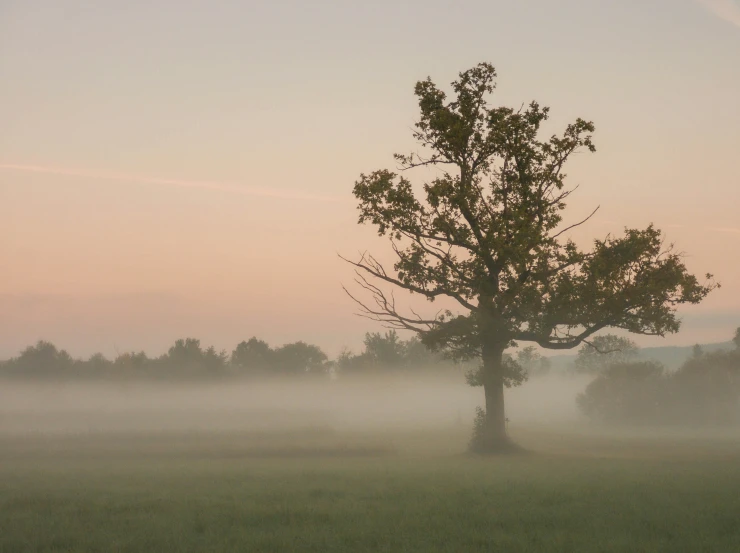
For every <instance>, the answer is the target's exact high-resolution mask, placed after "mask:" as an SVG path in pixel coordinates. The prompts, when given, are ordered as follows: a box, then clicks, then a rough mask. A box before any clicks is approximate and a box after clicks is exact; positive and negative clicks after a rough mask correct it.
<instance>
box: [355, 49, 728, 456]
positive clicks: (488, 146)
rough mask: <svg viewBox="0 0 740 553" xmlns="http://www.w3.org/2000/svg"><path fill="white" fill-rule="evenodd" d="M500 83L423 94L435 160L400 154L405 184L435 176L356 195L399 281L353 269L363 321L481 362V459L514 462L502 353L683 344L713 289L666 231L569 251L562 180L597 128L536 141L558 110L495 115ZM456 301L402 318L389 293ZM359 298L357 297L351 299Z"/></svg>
mask: <svg viewBox="0 0 740 553" xmlns="http://www.w3.org/2000/svg"><path fill="white" fill-rule="evenodd" d="M495 77H496V72H495V70H494V68H493V67H492V66H491V65H490V64H486V63H484V64H479V65H477V66H476V67H474V68H472V69H470V70H468V71H465V72H463V73H461V74H460V76H459V79H458V80H456V81H454V82H453V83H452V85H451V87H452V91H453V93H454V97H453V98H452V99H450V100H448V99H447V94H446V93H445V92H444V91H442V90H441V89H440V88H438V87H437V86H436V85H435V84H434V83H433V82H432V80H431V79H426V80H424V81H420V82H418V83H417V84H416V89H415V93H416V96H417V97H418V103H419V109H420V118H419V120H418V122H417V123H416V131H415V132H414V137H415V138H416V140H417V141H418V143H419V145H420V146H421V148H422V149H423V150H425V151H426V152H427V153H426V154H416V153H414V154H411V155H396V156H395V160H396V162H397V165H398V166H399V167H400V170H401V171H404V172H407V171H410V170H413V169H422V170H423V171H425V174H429V173H430V172H434V176H433V178H431V180H428V181H426V182H424V183H423V185H422V187H421V190H422V192H421V193H419V192H418V190H419V189H417V188H416V187H414V186H413V185H412V183H411V181H410V180H409V179H408V178H406V177H405V176H400V177H399V176H398V175H397V174H396V173H394V172H392V171H388V170H379V171H375V172H372V173H370V174H368V175H365V174H362V175H360V178H359V180H358V181H356V182H355V186H354V195H355V197H356V198H357V200H358V201H359V211H360V217H359V222H360V223H370V224H372V225H374V226H375V227H376V228H377V230H378V233H379V234H380V235H385V236H388V237H389V239H390V241H391V244H392V250H393V252H394V254H395V256H396V260H395V263H394V265H393V267H392V268H389V267H386V266H384V265H383V264H382V263H381V262H380V261H378V260H377V259H376V258H375V257H373V256H371V255H368V254H364V255H362V256H361V257H360V258H359V259H358V260H356V261H351V260H347V261H349V262H350V263H352V265H354V267H355V268H356V269H357V277H358V278H357V283H358V284H359V286H361V287H362V289H364V291H365V292H367V293H368V294H369V296H370V299H368V300H363V299H360V298H357V297H356V296H352V297H353V299H355V301H357V303H358V304H359V305H360V307H361V309H362V313H363V314H364V315H365V316H367V317H370V318H372V319H375V320H377V321H380V322H382V323H383V324H385V325H387V326H390V327H393V328H399V329H400V328H404V329H408V330H413V331H415V332H417V333H419V334H420V336H421V339H422V341H423V342H424V343H425V344H426V345H427V346H430V347H432V348H439V349H444V350H447V351H448V352H450V353H451V354H452V355H455V356H456V357H457V358H458V359H469V358H480V359H481V361H482V370H481V373H480V375H479V376H480V381H481V382H482V384H483V388H484V394H485V402H486V409H485V416H484V420H483V423H481V424H480V425H479V427H478V428H479V434H478V435H477V438H476V440H475V441H474V449H476V450H478V451H481V452H483V451H485V452H490V451H499V450H504V449H508V448H509V447H510V442H509V440H508V437H507V435H506V424H505V420H506V417H505V413H504V386H505V385H507V384H509V385H516V384H519V383H521V382H522V377H523V372H520V371H518V370H517V369H516V366H515V365H514V364H512V363H509V362H507V361H506V359H507V358H506V357H504V352H505V351H506V350H507V349H508V348H510V347H514V345H515V344H517V343H519V342H533V343H535V344H537V345H539V346H540V347H543V348H548V349H556V350H565V349H571V348H575V347H578V346H580V345H581V344H583V343H584V340H588V339H589V338H590V337H591V336H592V335H595V334H596V333H597V332H599V331H600V330H602V329H605V328H608V327H612V328H621V329H624V330H627V331H629V332H633V333H638V334H646V335H657V336H663V335H665V334H666V333H671V332H677V331H678V329H679V321H678V319H676V317H675V309H676V307H677V306H678V305H680V304H684V303H698V302H700V301H701V300H702V299H703V298H704V297H705V296H706V295H707V294H708V293H709V292H710V291H711V290H712V289H713V288H714V287H715V285H714V284H713V283H712V282H711V277H709V280H710V282H709V283H708V284H706V285H702V284H700V283H699V281H698V280H697V278H696V277H694V276H693V275H691V274H689V273H688V272H687V269H686V267H685V265H684V263H683V261H682V259H681V256H680V255H679V254H678V253H676V252H675V251H674V250H673V249H672V247H671V246H667V245H665V244H664V243H663V238H662V235H661V233H660V231H659V230H657V229H656V228H655V227H653V226H652V225H650V226H648V227H647V228H646V229H643V230H638V229H626V230H625V233H624V235H623V236H619V237H612V236H608V237H606V238H605V239H604V240H596V241H595V242H594V247H593V250H592V251H582V250H581V249H579V248H578V247H577V246H576V244H575V243H574V242H572V241H571V240H569V239H567V238H565V237H566V236H567V233H568V232H569V231H570V229H572V228H573V227H576V226H579V225H581V224H582V223H584V222H585V221H586V220H588V218H589V217H590V216H589V217H587V218H586V219H584V220H582V221H580V222H577V223H575V224H570V225H567V224H566V225H564V224H563V215H562V210H563V209H564V208H565V207H566V200H567V198H568V196H569V195H570V194H571V192H572V189H571V190H569V189H566V188H565V173H564V172H563V169H564V167H565V164H566V162H567V160H568V159H569V157H570V156H571V155H572V154H573V153H574V152H577V151H579V150H586V151H591V152H593V151H595V147H594V145H593V142H592V138H591V133H592V132H593V131H594V125H593V124H592V123H590V122H587V121H584V120H582V119H578V120H576V122H575V123H573V124H571V125H569V126H567V127H566V129H565V132H564V133H562V134H561V135H559V136H555V135H553V136H552V137H550V138H546V139H544V140H540V139H539V135H540V130H541V127H542V125H543V124H544V123H545V122H546V121H547V119H548V117H549V110H548V108H543V107H541V106H540V105H539V104H537V103H535V102H533V103H531V104H530V105H529V107H527V108H523V109H519V110H515V109H511V108H506V107H491V106H489V104H488V101H487V97H488V95H489V94H490V93H492V92H493V90H494V86H495V84H494V81H495ZM384 284H386V285H391V286H393V287H397V288H401V289H404V290H407V291H409V292H411V293H413V294H420V295H421V296H423V297H425V298H427V299H428V300H429V301H435V300H436V299H438V298H442V297H444V298H446V299H447V300H448V301H450V302H456V304H457V308H458V309H459V311H458V312H452V311H451V310H442V311H441V312H439V313H438V314H437V315H436V316H428V317H424V316H420V315H417V314H415V312H413V311H412V312H410V313H404V312H402V310H401V309H400V308H399V307H398V306H397V304H396V301H395V299H394V296H393V294H391V293H389V292H387V291H385V290H384V289H383V287H382V286H383V285H384ZM348 293H349V292H348Z"/></svg>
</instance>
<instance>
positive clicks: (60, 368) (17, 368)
mask: <svg viewBox="0 0 740 553" xmlns="http://www.w3.org/2000/svg"><path fill="white" fill-rule="evenodd" d="M9 365H10V369H11V370H12V371H13V372H17V373H19V374H21V375H29V376H32V375H44V374H50V375H59V376H61V375H64V374H68V373H69V372H70V370H71V369H72V367H73V366H74V359H72V356H70V355H69V353H67V352H66V351H65V350H63V349H62V350H60V349H57V347H56V346H55V345H54V344H52V343H51V342H47V341H45V340H39V341H38V342H36V345H34V346H28V347H27V348H26V349H24V350H23V351H22V352H21V354H20V355H19V356H18V357H17V358H15V359H12V360H11V363H10V364H9Z"/></svg>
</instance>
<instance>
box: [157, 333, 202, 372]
mask: <svg viewBox="0 0 740 553" xmlns="http://www.w3.org/2000/svg"><path fill="white" fill-rule="evenodd" d="M165 361H166V362H167V363H168V364H169V365H170V366H171V367H181V368H182V367H194V366H196V367H197V366H199V365H201V364H202V361H203V350H202V349H201V347H200V340H198V339H196V338H185V339H184V340H183V339H180V340H176V341H175V343H174V345H173V346H172V347H170V349H169V350H168V351H167V356H166V359H165Z"/></svg>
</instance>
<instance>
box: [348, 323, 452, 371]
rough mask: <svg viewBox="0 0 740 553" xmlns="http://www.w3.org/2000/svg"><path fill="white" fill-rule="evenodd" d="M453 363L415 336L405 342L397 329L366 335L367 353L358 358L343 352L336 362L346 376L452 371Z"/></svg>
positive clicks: (365, 347) (364, 352)
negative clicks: (419, 370)
mask: <svg viewBox="0 0 740 553" xmlns="http://www.w3.org/2000/svg"><path fill="white" fill-rule="evenodd" d="M451 366H452V363H450V361H449V360H447V359H445V358H444V357H443V356H441V355H439V354H437V353H434V352H433V351H431V350H430V349H429V348H428V347H427V346H425V345H424V344H423V343H422V341H421V340H420V339H419V338H418V337H417V336H413V337H411V338H410V339H408V340H402V339H401V338H400V336H399V335H398V333H397V332H396V331H395V330H390V331H388V332H386V333H384V334H381V333H379V332H369V333H367V334H365V340H364V350H363V351H362V352H361V353H359V354H358V355H355V354H353V353H352V352H351V351H348V350H345V351H343V352H342V353H341V354H340V355H339V357H338V359H337V367H338V369H339V372H340V373H343V374H358V375H359V374H372V373H377V372H387V371H390V372H398V371H409V370H418V369H427V370H429V369H449V368H451Z"/></svg>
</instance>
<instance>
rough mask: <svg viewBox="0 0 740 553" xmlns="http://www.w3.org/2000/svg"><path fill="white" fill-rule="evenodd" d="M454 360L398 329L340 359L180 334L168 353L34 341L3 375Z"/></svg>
mask: <svg viewBox="0 0 740 553" xmlns="http://www.w3.org/2000/svg"><path fill="white" fill-rule="evenodd" d="M454 367H455V364H454V363H453V362H452V361H449V360H448V359H446V358H445V357H444V356H443V355H442V354H438V353H433V352H431V351H429V350H428V349H427V348H426V347H425V346H424V345H423V344H422V343H421V341H420V340H419V339H418V338H416V337H414V338H411V339H409V340H402V339H401V338H400V337H399V336H398V334H397V333H396V332H395V331H390V332H386V333H385V334H381V333H368V334H366V335H365V340H364V347H363V350H362V352H361V353H359V354H355V353H353V352H351V351H348V350H345V351H343V352H342V353H341V354H340V355H339V356H338V357H337V358H336V359H333V360H332V359H329V356H328V355H327V354H326V353H325V352H324V351H323V350H322V349H321V348H320V347H319V346H316V345H313V344H308V343H306V342H302V341H299V342H294V343H290V344H285V345H282V346H279V347H272V346H270V345H269V344H268V343H267V342H265V341H264V340H260V339H258V338H251V339H249V340H246V341H243V342H241V343H240V344H238V345H237V346H236V347H235V348H234V349H233V351H231V353H228V352H227V351H225V350H221V351H218V350H216V349H215V348H214V347H213V346H210V347H203V346H201V342H200V340H197V339H195V338H185V339H182V340H177V341H176V342H175V343H174V344H173V345H172V347H170V348H169V350H168V351H167V353H165V354H164V355H160V356H159V357H149V356H148V355H147V354H146V353H144V352H143V351H140V352H135V351H132V352H125V353H120V354H118V355H117V356H116V357H115V358H114V359H109V358H107V357H105V356H104V355H103V354H101V353H96V354H95V355H92V356H91V357H89V358H87V359H75V358H73V357H72V356H71V355H70V354H69V353H68V352H67V351H65V350H64V349H59V348H58V347H57V346H55V345H54V344H52V343H50V342H47V341H39V342H38V343H36V344H35V345H33V346H28V347H27V348H26V349H24V350H23V351H22V352H20V354H19V355H18V356H17V357H14V358H12V359H9V360H7V361H0V376H7V377H21V378H22V377H29V378H30V377H32V378H54V377H57V378H66V377H70V378H116V377H122V378H131V377H135V378H159V379H169V378H200V377H204V378H211V377H270V376H289V377H299V376H300V377H302V378H336V377H338V376H340V375H351V374H373V373H377V372H387V371H395V372H401V371H411V370H420V369H422V368H423V369H425V370H439V371H442V370H450V369H453V368H454Z"/></svg>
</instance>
